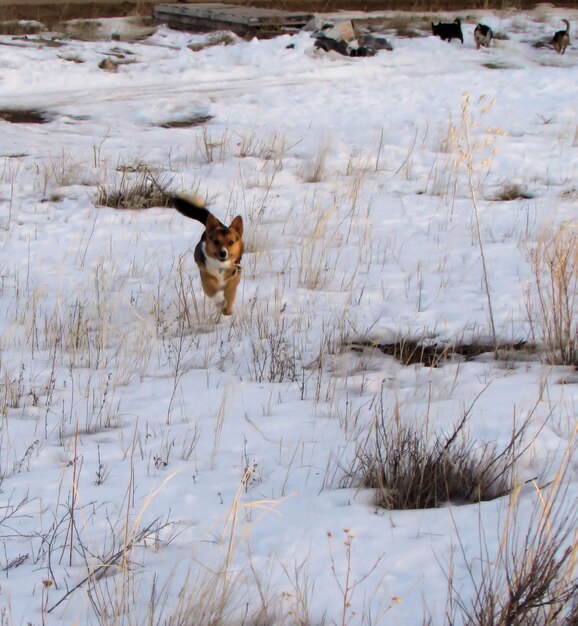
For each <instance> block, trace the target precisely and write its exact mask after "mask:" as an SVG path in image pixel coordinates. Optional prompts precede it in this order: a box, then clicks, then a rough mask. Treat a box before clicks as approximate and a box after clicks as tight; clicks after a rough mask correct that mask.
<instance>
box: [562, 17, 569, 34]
mask: <svg viewBox="0 0 578 626" xmlns="http://www.w3.org/2000/svg"><path fill="white" fill-rule="evenodd" d="M562 21H563V22H564V24H566V34H567V35H569V34H570V22H569V21H568V20H562Z"/></svg>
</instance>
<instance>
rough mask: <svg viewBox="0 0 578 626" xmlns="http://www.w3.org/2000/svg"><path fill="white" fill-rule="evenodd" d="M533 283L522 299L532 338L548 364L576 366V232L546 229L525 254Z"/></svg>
mask: <svg viewBox="0 0 578 626" xmlns="http://www.w3.org/2000/svg"><path fill="white" fill-rule="evenodd" d="M527 257H528V260H529V262H530V267H531V269H532V275H533V282H532V285H531V288H530V291H529V293H528V296H527V299H526V310H527V314H528V321H529V323H530V328H531V331H532V335H533V336H534V337H535V338H538V339H540V340H541V342H542V344H543V346H544V348H545V350H546V355H547V360H548V362H549V363H553V364H555V365H578V232H577V230H576V226H575V225H574V224H570V223H565V224H562V225H560V226H559V227H558V228H557V229H556V230H553V229H546V230H544V232H542V234H541V235H540V237H539V239H538V241H537V243H536V244H535V245H534V246H533V247H532V248H530V249H528V250H527Z"/></svg>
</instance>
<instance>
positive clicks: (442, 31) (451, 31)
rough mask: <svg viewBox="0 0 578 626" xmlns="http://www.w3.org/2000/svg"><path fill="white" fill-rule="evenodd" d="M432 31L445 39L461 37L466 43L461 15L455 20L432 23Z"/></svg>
mask: <svg viewBox="0 0 578 626" xmlns="http://www.w3.org/2000/svg"><path fill="white" fill-rule="evenodd" d="M431 32H432V33H433V34H434V36H436V37H439V38H440V39H442V40H443V41H450V42H451V40H452V39H454V38H455V39H459V40H460V41H461V42H462V43H464V35H463V33H462V22H461V20H460V18H459V17H456V19H455V20H454V21H453V22H438V23H437V24H434V23H433V22H432V23H431Z"/></svg>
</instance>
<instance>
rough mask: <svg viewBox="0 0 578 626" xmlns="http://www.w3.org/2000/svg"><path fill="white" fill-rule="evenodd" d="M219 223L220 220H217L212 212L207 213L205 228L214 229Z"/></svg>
mask: <svg viewBox="0 0 578 626" xmlns="http://www.w3.org/2000/svg"><path fill="white" fill-rule="evenodd" d="M220 225H221V222H219V220H218V219H217V218H216V217H215V216H214V215H213V214H212V213H209V215H207V224H206V225H205V228H206V229H207V230H215V228H219V226H220Z"/></svg>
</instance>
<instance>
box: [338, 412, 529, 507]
mask: <svg viewBox="0 0 578 626" xmlns="http://www.w3.org/2000/svg"><path fill="white" fill-rule="evenodd" d="M380 404H381V403H380ZM472 408H473V404H472V406H470V408H469V409H468V410H467V411H466V412H465V413H464V415H463V417H462V419H461V420H460V421H459V423H458V424H457V425H456V426H455V427H454V428H453V429H452V430H451V432H449V433H448V434H444V433H435V434H433V436H430V433H429V432H428V420H427V419H424V420H423V424H422V425H421V426H419V427H415V426H412V425H411V424H408V423H407V422H406V421H404V420H403V419H402V418H401V417H400V415H399V414H398V410H397V409H396V411H395V413H394V415H387V414H386V413H385V411H384V408H383V406H380V407H379V408H378V410H377V412H376V415H375V419H374V422H373V425H372V428H371V430H370V432H369V435H368V437H367V439H366V440H365V441H363V442H361V444H359V445H358V449H357V450H356V454H355V459H354V462H353V465H352V468H351V469H350V470H349V472H348V473H347V475H346V477H345V479H344V480H343V484H344V486H348V487H351V486H358V487H365V488H370V489H374V490H375V504H376V506H379V507H383V508H386V509H427V508H434V507H438V506H441V505H443V504H447V503H448V502H454V503H461V504H463V503H474V502H480V501H485V500H493V499H495V498H499V497H501V496H503V495H505V494H508V493H510V491H511V489H512V480H513V476H512V473H513V467H514V464H515V462H516V460H517V459H518V458H519V456H520V455H521V454H522V452H523V451H525V449H526V447H527V446H524V445H522V439H523V437H524V434H525V432H526V429H527V425H528V422H525V423H524V424H523V425H522V426H520V427H518V428H515V429H514V430H513V432H512V435H511V439H510V441H509V443H508V444H507V445H506V446H505V447H504V448H503V449H502V450H497V449H496V447H495V446H493V445H490V444H481V443H480V442H479V441H476V440H474V439H472V438H471V437H470V436H469V435H468V434H467V425H468V420H469V416H470V413H471V410H472Z"/></svg>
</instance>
